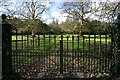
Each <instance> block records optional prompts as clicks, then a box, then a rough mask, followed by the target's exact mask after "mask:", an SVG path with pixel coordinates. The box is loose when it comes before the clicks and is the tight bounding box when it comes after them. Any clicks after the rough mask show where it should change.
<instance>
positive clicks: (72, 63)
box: [71, 35, 74, 71]
mask: <svg viewBox="0 0 120 80" xmlns="http://www.w3.org/2000/svg"><path fill="white" fill-rule="evenodd" d="M71 56H72V68H74V62H73V59H74V35H72V54H71ZM72 71H73V69H72Z"/></svg>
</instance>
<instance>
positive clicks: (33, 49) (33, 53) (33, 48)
mask: <svg viewBox="0 0 120 80" xmlns="http://www.w3.org/2000/svg"><path fill="white" fill-rule="evenodd" d="M34 51H35V36H33V47H32V62H34V56H35V52H34Z"/></svg>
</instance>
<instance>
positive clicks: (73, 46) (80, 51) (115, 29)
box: [2, 16, 120, 79]
mask: <svg viewBox="0 0 120 80" xmlns="http://www.w3.org/2000/svg"><path fill="white" fill-rule="evenodd" d="M2 17H3V16H2ZM4 17H5V16H4ZM118 19H119V17H118ZM4 21H5V18H4V19H3V21H2V22H4ZM119 25H120V24H119V20H118V23H115V26H112V27H111V30H112V31H111V32H112V33H111V35H102V34H100V35H83V36H79V35H40V34H36V35H35V37H32V36H31V35H30V34H24V33H21V34H18V31H17V30H16V31H15V34H11V25H8V24H6V22H5V23H2V26H3V27H2V41H3V42H2V60H3V61H2V68H3V69H2V76H3V79H5V78H6V77H8V78H10V77H14V75H15V74H16V75H18V76H17V78H18V77H19V78H31V79H32V78H38V77H39V76H41V75H43V76H42V77H47V76H48V75H49V77H55V76H56V75H59V74H66V73H72V74H75V75H76V74H77V73H83V75H84V74H85V75H84V77H83V76H82V75H81V74H80V76H79V78H81V77H82V78H91V77H93V76H94V77H97V76H98V75H100V74H103V73H108V74H109V73H112V75H113V76H116V75H120V73H119V65H118V64H119V61H120V60H119V39H120V36H119V34H120V33H119V30H120V29H119ZM11 37H12V38H11ZM42 73H43V74H42Z"/></svg>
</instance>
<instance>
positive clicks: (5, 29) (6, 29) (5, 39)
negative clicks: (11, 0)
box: [2, 14, 12, 79]
mask: <svg viewBox="0 0 120 80" xmlns="http://www.w3.org/2000/svg"><path fill="white" fill-rule="evenodd" d="M11 39H12V38H11V25H10V24H8V23H7V22H6V15H5V14H2V77H3V79H6V78H10V77H12V52H11Z"/></svg>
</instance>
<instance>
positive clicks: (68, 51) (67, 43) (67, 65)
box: [66, 35, 69, 71]
mask: <svg viewBox="0 0 120 80" xmlns="http://www.w3.org/2000/svg"><path fill="white" fill-rule="evenodd" d="M68 37H69V36H68V35H67V53H66V54H67V64H69V60H68V59H69V58H68V57H69V51H68V49H69V45H68ZM66 66H67V67H68V65H66ZM66 69H67V68H66ZM67 71H68V69H67Z"/></svg>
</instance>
